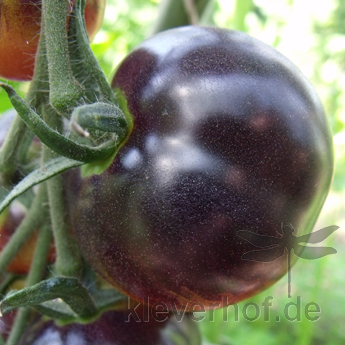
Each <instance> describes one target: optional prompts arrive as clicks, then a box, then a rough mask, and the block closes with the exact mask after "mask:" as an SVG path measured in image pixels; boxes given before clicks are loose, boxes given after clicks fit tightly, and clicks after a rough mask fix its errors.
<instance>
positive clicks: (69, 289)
mask: <svg viewBox="0 0 345 345" xmlns="http://www.w3.org/2000/svg"><path fill="white" fill-rule="evenodd" d="M55 299H61V300H63V301H64V302H65V303H66V304H67V305H68V306H69V307H70V308H71V310H73V311H74V312H75V313H76V314H77V315H78V316H79V317H80V318H91V317H92V316H94V315H96V314H97V308H96V306H95V304H94V302H93V300H92V298H91V296H90V294H89V293H88V291H87V290H86V288H85V287H84V286H83V285H82V284H81V283H80V282H79V280H78V279H76V278H66V277H58V278H51V279H47V280H43V281H41V282H40V283H38V284H36V285H33V286H30V287H27V288H24V289H22V290H19V291H10V292H9V293H8V294H7V296H6V297H5V298H4V299H3V300H2V301H1V303H0V313H1V314H5V313H8V312H10V311H11V310H14V309H16V308H19V307H25V306H30V307H34V308H35V307H37V308H38V309H39V310H41V311H43V309H48V305H41V306H40V304H41V303H44V302H46V301H52V300H55ZM57 302H58V301H57ZM60 314H61V315H63V314H65V315H68V313H66V312H62V311H61V310H60Z"/></svg>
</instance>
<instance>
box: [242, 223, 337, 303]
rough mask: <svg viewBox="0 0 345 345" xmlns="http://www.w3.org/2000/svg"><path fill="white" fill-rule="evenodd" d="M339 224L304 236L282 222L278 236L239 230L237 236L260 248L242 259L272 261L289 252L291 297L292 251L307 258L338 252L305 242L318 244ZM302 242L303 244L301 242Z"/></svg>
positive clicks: (290, 225)
mask: <svg viewBox="0 0 345 345" xmlns="http://www.w3.org/2000/svg"><path fill="white" fill-rule="evenodd" d="M337 229H339V226H336V225H331V226H328V227H326V228H323V229H320V230H317V231H315V232H312V233H311V234H307V235H303V236H295V235H294V232H295V229H294V227H293V226H292V224H289V225H285V226H284V224H283V223H282V225H281V230H282V231H281V232H278V231H277V237H273V236H264V235H259V234H257V233H255V232H252V231H247V230H239V231H237V236H239V237H241V238H242V239H244V240H246V241H247V242H249V243H251V244H252V245H254V246H255V247H257V248H258V249H255V250H251V251H249V252H246V253H244V254H243V255H242V257H241V258H242V260H251V261H257V262H271V261H274V260H276V259H279V258H281V257H282V256H283V255H284V254H285V253H286V252H287V259H288V260H287V261H288V262H287V266H288V297H289V298H290V297H291V252H292V250H293V251H294V253H295V255H297V256H298V257H300V258H302V259H306V260H315V259H319V258H322V257H323V256H326V255H330V254H336V253H337V251H336V250H335V249H334V248H332V247H308V246H305V245H303V243H305V244H308V243H309V244H317V243H320V242H322V241H323V240H325V239H326V238H327V237H328V236H330V235H331V234H332V233H333V232H334V231H336V230H337ZM301 243H302V244H301Z"/></svg>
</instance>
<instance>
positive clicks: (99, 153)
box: [0, 83, 122, 162]
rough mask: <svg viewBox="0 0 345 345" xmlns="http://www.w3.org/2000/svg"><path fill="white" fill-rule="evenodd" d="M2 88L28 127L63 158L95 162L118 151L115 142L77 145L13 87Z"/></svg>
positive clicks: (4, 85) (3, 86)
mask: <svg viewBox="0 0 345 345" xmlns="http://www.w3.org/2000/svg"><path fill="white" fill-rule="evenodd" d="M0 87H2V88H3V89H4V90H5V91H6V92H7V94H8V96H9V98H10V101H11V103H12V105H13V106H14V108H15V109H16V110H17V112H18V114H20V116H21V118H22V119H23V120H24V121H25V123H26V124H27V125H28V127H29V128H30V129H31V130H32V131H33V132H34V133H35V134H36V135H37V137H38V138H39V139H40V140H41V141H42V142H43V143H44V144H46V145H47V146H48V147H50V148H51V149H52V150H54V151H55V152H57V153H59V154H61V155H62V156H65V157H67V158H70V159H74V160H77V161H81V162H93V161H99V160H102V159H105V158H107V157H109V156H111V155H112V154H113V153H114V152H115V151H116V149H115V147H116V145H118V143H117V142H114V141H107V142H105V143H102V144H101V145H99V146H96V147H92V146H87V145H82V144H79V143H76V142H75V141H72V140H70V139H68V138H66V136H64V135H62V134H60V133H59V132H58V131H56V130H54V129H52V128H56V127H50V126H49V125H48V124H47V123H46V122H45V121H44V120H43V119H42V118H41V117H40V116H39V115H38V114H36V113H35V112H34V111H33V110H32V109H31V108H30V107H29V105H28V104H27V103H26V102H25V101H24V100H23V99H22V98H21V97H20V96H19V95H18V94H17V93H16V92H15V91H14V89H13V88H12V87H11V86H9V85H6V84H4V83H0ZM47 108H48V107H45V109H46V110H47ZM46 110H45V111H46ZM50 114H51V115H53V117H56V118H57V119H59V121H60V122H61V117H60V116H58V115H57V114H56V113H55V114H54V113H53V112H52V111H50ZM61 123H62V122H61ZM121 144H122V143H121Z"/></svg>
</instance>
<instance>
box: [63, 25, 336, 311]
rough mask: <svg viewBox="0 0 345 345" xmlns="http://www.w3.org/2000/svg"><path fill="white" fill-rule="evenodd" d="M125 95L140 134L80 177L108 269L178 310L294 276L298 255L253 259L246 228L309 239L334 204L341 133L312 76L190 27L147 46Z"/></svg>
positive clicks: (131, 59) (89, 234) (86, 231)
mask: <svg viewBox="0 0 345 345" xmlns="http://www.w3.org/2000/svg"><path fill="white" fill-rule="evenodd" d="M112 86H113V88H114V90H115V92H117V93H118V95H119V97H123V96H124V97H125V98H126V101H127V105H128V110H129V111H130V112H131V114H132V115H133V119H134V129H133V133H132V134H131V136H130V138H129V140H128V142H127V143H126V144H125V145H124V147H123V148H122V149H121V150H120V152H119V154H118V155H117V157H116V158H115V160H114V161H113V163H112V165H111V166H110V167H109V168H108V169H107V170H106V171H105V172H104V173H102V174H101V175H97V176H96V175H95V176H91V177H88V178H86V179H84V180H82V179H81V177H80V174H79V172H78V171H75V172H74V173H73V175H72V177H71V179H70V188H69V190H70V192H71V195H70V200H71V203H70V204H71V212H70V213H71V217H72V221H73V224H74V230H75V233H76V235H77V237H78V240H79V243H80V245H81V249H82V251H83V253H84V255H85V257H86V258H87V260H88V261H89V263H90V264H91V265H92V266H93V267H94V268H95V269H96V271H98V272H99V273H100V274H101V275H102V276H103V277H104V278H105V279H106V280H108V281H109V282H110V283H112V284H113V285H114V286H116V287H118V288H119V289H121V290H122V291H124V292H125V293H127V294H129V295H130V296H132V297H133V298H136V299H138V300H147V298H149V299H150V302H152V303H154V302H164V303H166V304H167V305H168V306H169V307H170V308H172V309H174V308H185V307H187V308H189V309H192V308H193V303H202V304H203V305H204V307H205V308H206V309H207V308H214V307H220V306H223V305H227V304H230V303H236V302H238V301H240V300H243V299H245V298H248V297H250V296H252V295H254V294H256V293H258V292H259V291H261V290H263V289H264V288H266V287H268V286H270V285H272V284H273V283H274V282H275V281H277V280H278V279H279V278H280V277H281V276H282V275H284V274H285V273H286V271H287V257H286V252H285V254H284V255H283V256H281V255H282V254H283V253H281V252H280V251H279V250H277V252H276V253H274V255H273V256H272V258H271V259H272V260H271V261H270V262H256V261H248V260H243V259H242V258H241V256H242V255H243V254H244V253H246V252H248V251H251V250H254V249H258V248H257V247H254V246H252V245H250V244H249V243H248V242H246V241H245V240H243V239H241V238H240V237H239V236H238V235H237V231H239V230H248V231H251V232H255V233H258V234H261V235H265V236H275V237H279V236H280V235H279V234H280V233H281V224H290V223H291V224H292V225H293V226H294V228H295V229H296V230H297V229H298V235H302V234H306V233H309V232H311V231H312V229H313V226H314V224H315V221H316V218H317V216H318V214H319V212H320V209H321V207H322V205H323V203H324V200H325V198H326V195H327V193H328V190H329V186H330V182H331V179H332V171H333V149H332V139H331V133H330V130H329V126H328V124H327V121H326V118H325V115H324V112H323V109H322V106H321V104H320V101H319V99H318V97H317V95H316V93H315V91H314V89H313V88H312V86H311V85H310V83H309V82H308V81H307V80H306V78H305V77H304V76H303V75H302V74H301V72H300V71H299V70H298V69H297V68H296V67H295V66H294V65H293V64H292V63H291V62H290V61H289V60H287V59H286V58H285V57H284V56H282V55H281V54H280V53H278V52H277V51H276V50H274V49H273V48H271V47H269V46H267V45H266V44H264V43H262V42H260V41H258V40H256V39H254V38H251V37H250V36H248V35H246V34H244V33H240V32H235V31H229V30H225V29H216V28H204V27H183V28H178V29H173V30H169V31H166V32H164V33H161V34H159V35H157V36H155V37H153V38H151V39H149V40H147V41H145V42H143V43H142V44H141V45H140V46H139V47H138V48H137V49H135V50H134V51H133V52H132V53H131V54H130V55H129V56H128V57H127V58H126V59H125V60H124V61H123V62H122V64H121V65H120V66H119V68H118V69H117V71H116V74H115V76H114V79H113V82H112ZM121 95H122V96H121ZM285 245H288V243H284V244H283V247H284V246H285ZM278 249H279V248H278ZM278 254H279V255H278Z"/></svg>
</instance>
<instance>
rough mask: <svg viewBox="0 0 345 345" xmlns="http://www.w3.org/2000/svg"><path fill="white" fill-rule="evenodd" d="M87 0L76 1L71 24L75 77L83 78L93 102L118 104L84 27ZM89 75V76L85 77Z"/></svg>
mask: <svg viewBox="0 0 345 345" xmlns="http://www.w3.org/2000/svg"><path fill="white" fill-rule="evenodd" d="M85 4H86V0H76V1H75V5H74V10H73V14H74V15H73V16H72V17H71V20H70V24H69V37H70V48H71V49H70V52H71V53H72V54H73V55H72V56H71V60H72V61H77V64H75V65H74V68H75V70H76V73H75V75H76V76H79V77H80V78H82V80H80V81H81V82H82V83H83V85H84V86H85V88H86V89H87V90H88V93H90V90H91V91H92V92H93V93H94V94H93V95H90V98H91V101H92V102H96V101H97V102H106V103H111V104H116V98H115V96H114V93H113V91H112V89H111V87H110V86H109V84H108V81H107V78H106V76H105V74H104V72H103V70H102V69H101V67H100V65H99V63H98V61H97V59H96V58H95V56H94V54H93V52H92V50H91V47H90V44H89V38H88V35H87V32H86V29H85V25H84V11H85ZM72 39H73V40H72ZM85 73H87V75H85Z"/></svg>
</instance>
